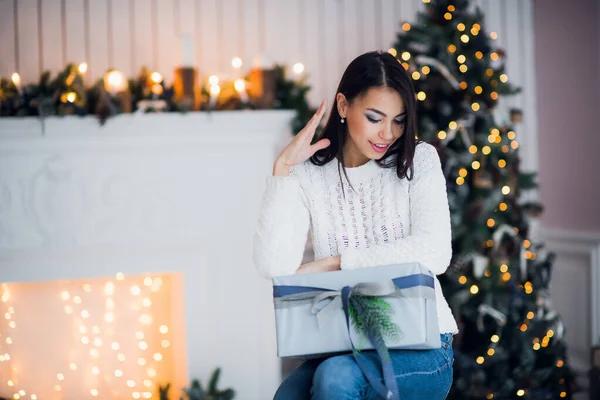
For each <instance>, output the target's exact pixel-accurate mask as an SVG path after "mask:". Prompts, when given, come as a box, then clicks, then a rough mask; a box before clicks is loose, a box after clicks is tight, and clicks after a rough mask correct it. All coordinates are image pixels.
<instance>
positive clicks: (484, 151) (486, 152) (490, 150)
mask: <svg viewBox="0 0 600 400" xmlns="http://www.w3.org/2000/svg"><path fill="white" fill-rule="evenodd" d="M481 152H482V153H483V154H485V155H488V154H490V153H491V152H492V148H491V147H490V146H483V148H482V149H481Z"/></svg>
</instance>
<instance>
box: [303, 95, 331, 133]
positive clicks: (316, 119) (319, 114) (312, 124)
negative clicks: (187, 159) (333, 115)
mask: <svg viewBox="0 0 600 400" xmlns="http://www.w3.org/2000/svg"><path fill="white" fill-rule="evenodd" d="M326 109H327V99H323V101H322V102H321V105H320V106H319V108H318V109H317V111H316V112H315V114H314V115H313V116H312V118H311V119H310V121H308V124H306V126H305V127H304V129H303V130H305V131H306V132H310V136H311V137H312V136H313V135H314V133H315V131H316V129H317V126H319V123H320V122H321V119H322V118H323V115H325V110H326Z"/></svg>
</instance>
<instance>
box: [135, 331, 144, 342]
mask: <svg viewBox="0 0 600 400" xmlns="http://www.w3.org/2000/svg"><path fill="white" fill-rule="evenodd" d="M135 338H136V339H138V340H142V339H143V338H144V332H142V331H137V332H136V333H135Z"/></svg>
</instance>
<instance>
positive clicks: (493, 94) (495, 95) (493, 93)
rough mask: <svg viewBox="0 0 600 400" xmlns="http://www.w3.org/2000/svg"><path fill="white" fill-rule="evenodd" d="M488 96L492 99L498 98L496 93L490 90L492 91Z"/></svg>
mask: <svg viewBox="0 0 600 400" xmlns="http://www.w3.org/2000/svg"><path fill="white" fill-rule="evenodd" d="M490 97H491V98H492V100H498V93H497V92H492V93H490Z"/></svg>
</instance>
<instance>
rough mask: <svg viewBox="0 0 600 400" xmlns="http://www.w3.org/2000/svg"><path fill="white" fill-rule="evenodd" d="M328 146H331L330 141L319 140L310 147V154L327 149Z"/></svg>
mask: <svg viewBox="0 0 600 400" xmlns="http://www.w3.org/2000/svg"><path fill="white" fill-rule="evenodd" d="M330 144H331V141H330V140H329V139H321V140H319V141H318V142H317V143H315V144H313V145H312V146H310V150H311V152H312V154H315V153H316V152H317V151H319V150H323V149H324V148H326V147H328V146H329V145H330Z"/></svg>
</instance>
